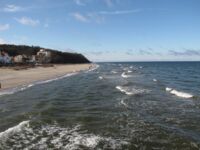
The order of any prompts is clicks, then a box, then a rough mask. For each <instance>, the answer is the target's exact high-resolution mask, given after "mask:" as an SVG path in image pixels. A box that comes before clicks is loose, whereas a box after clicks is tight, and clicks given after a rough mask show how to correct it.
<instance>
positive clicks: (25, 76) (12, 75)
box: [0, 64, 94, 90]
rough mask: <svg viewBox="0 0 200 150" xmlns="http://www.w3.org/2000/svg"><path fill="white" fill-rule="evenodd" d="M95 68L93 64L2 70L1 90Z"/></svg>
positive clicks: (0, 74)
mask: <svg viewBox="0 0 200 150" xmlns="http://www.w3.org/2000/svg"><path fill="white" fill-rule="evenodd" d="M93 66H94V65H93V64H76V65H74V64H73V65H54V66H53V67H35V68H28V69H22V70H14V69H12V68H0V83H1V89H0V90H5V89H9V88H14V87H18V86H22V85H28V84H30V83H33V82H36V81H41V80H48V79H52V78H56V77H60V76H64V75H66V74H68V73H72V72H79V71H82V70H88V69H90V68H91V67H93Z"/></svg>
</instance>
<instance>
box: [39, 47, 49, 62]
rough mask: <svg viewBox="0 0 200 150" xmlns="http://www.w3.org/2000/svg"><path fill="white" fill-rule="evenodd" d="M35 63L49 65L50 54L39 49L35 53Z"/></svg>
mask: <svg viewBox="0 0 200 150" xmlns="http://www.w3.org/2000/svg"><path fill="white" fill-rule="evenodd" d="M37 61H38V62H39V63H49V62H50V61H51V52H50V51H46V50H45V49H41V50H40V51H39V52H37Z"/></svg>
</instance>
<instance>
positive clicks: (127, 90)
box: [116, 86, 148, 95]
mask: <svg viewBox="0 0 200 150" xmlns="http://www.w3.org/2000/svg"><path fill="white" fill-rule="evenodd" d="M116 89H118V90H119V91H121V92H122V93H125V94H126V95H136V94H142V93H144V92H148V90H145V89H138V88H134V87H124V86H116Z"/></svg>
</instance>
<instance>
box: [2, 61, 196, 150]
mask: <svg viewBox="0 0 200 150" xmlns="http://www.w3.org/2000/svg"><path fill="white" fill-rule="evenodd" d="M99 65H100V66H99V68H97V69H96V70H92V71H89V72H84V73H81V74H74V75H72V76H66V77H65V78H60V79H59V80H52V82H42V83H41V84H36V85H32V86H29V87H28V88H24V89H22V90H15V91H12V92H10V91H7V92H8V94H3V93H1V94H0V149H11V148H13V149H67V150H68V149H72V150H73V149H200V126H199V124H200V98H199V96H200V94H199V93H200V89H199V87H200V63H199V62H191V63H188V62H182V63H177V62H171V63H159V62H156V63H100V64H99ZM4 92H5V91H4ZM9 92H10V93H9Z"/></svg>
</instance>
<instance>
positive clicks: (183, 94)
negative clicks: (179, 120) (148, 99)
mask: <svg viewBox="0 0 200 150" xmlns="http://www.w3.org/2000/svg"><path fill="white" fill-rule="evenodd" d="M166 91H167V92H170V93H171V94H173V95H176V96H178V97H183V98H192V97H194V96H193V95H192V94H189V93H185V92H180V91H177V90H174V89H172V88H169V87H166Z"/></svg>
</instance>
